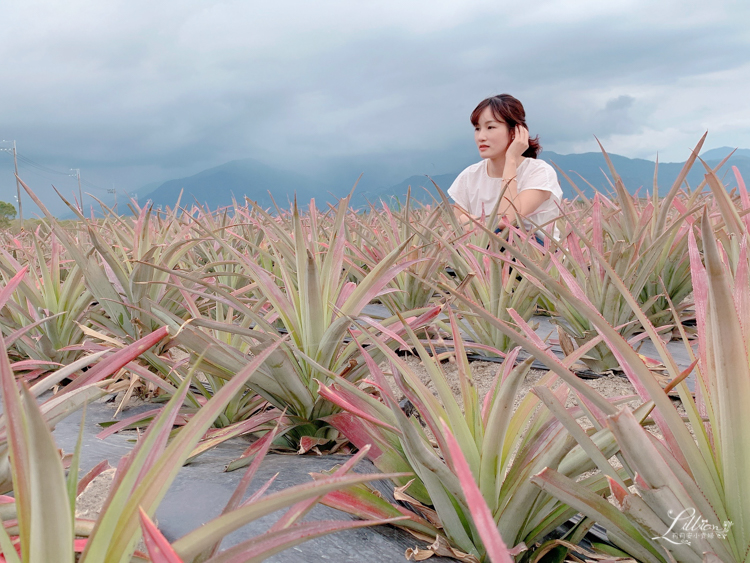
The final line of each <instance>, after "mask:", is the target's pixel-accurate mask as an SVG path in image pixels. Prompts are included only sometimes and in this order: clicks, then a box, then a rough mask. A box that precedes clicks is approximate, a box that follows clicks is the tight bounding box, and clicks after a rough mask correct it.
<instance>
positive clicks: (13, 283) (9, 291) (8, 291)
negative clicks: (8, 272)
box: [0, 264, 29, 309]
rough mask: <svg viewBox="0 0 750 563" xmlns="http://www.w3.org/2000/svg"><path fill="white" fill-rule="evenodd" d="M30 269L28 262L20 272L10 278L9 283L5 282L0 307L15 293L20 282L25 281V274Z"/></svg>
mask: <svg viewBox="0 0 750 563" xmlns="http://www.w3.org/2000/svg"><path fill="white" fill-rule="evenodd" d="M28 271H29V266H28V264H27V265H26V266H24V267H23V268H22V269H21V271H20V272H18V273H17V274H16V275H15V276H13V277H12V278H10V280H8V283H7V284H5V287H4V288H3V289H2V290H0V309H2V308H3V307H4V306H5V303H6V302H7V301H8V299H10V296H11V295H13V292H14V291H15V290H16V288H17V287H18V286H19V284H20V283H21V282H22V281H23V278H24V276H25V275H26V272H28Z"/></svg>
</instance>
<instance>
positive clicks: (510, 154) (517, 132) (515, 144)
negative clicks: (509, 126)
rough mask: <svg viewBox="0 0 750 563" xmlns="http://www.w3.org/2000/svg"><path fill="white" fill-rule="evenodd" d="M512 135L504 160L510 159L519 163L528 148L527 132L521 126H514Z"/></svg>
mask: <svg viewBox="0 0 750 563" xmlns="http://www.w3.org/2000/svg"><path fill="white" fill-rule="evenodd" d="M512 133H513V140H512V141H511V142H510V145H508V149H507V150H506V151H505V158H512V159H513V160H515V161H516V162H520V161H521V157H522V156H523V153H525V152H526V150H527V149H528V148H529V130H528V129H526V127H524V126H523V125H516V127H515V128H514V129H513V132H512Z"/></svg>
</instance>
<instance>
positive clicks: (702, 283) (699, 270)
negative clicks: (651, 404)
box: [688, 230, 712, 436]
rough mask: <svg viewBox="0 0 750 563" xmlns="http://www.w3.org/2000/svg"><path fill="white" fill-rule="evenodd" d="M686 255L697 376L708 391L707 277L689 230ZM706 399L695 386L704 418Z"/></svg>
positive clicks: (693, 236)
mask: <svg viewBox="0 0 750 563" xmlns="http://www.w3.org/2000/svg"><path fill="white" fill-rule="evenodd" d="M688 253H689V255H690V274H691V278H692V282H693V301H694V302H695V320H696V325H697V330H698V357H699V358H700V362H699V364H700V370H699V371H698V376H699V377H700V378H701V379H702V380H703V385H704V386H705V388H706V389H710V387H709V382H708V375H707V374H708V373H709V371H708V370H709V365H710V361H712V360H711V359H710V358H709V357H708V346H707V343H708V338H707V333H706V323H707V322H708V276H707V275H706V269H705V268H704V267H703V259H702V258H701V254H700V251H699V250H698V244H697V243H696V241H695V235H694V234H693V231H692V230H691V231H690V233H688ZM705 400H706V398H705V397H704V396H703V393H702V392H701V386H700V385H696V386H695V403H696V406H697V407H698V413H699V414H700V415H701V416H702V417H706V416H707V414H708V409H707V408H706V404H705ZM706 428H707V431H708V432H709V436H711V435H712V431H711V429H710V426H708V425H706Z"/></svg>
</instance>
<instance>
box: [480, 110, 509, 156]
mask: <svg viewBox="0 0 750 563" xmlns="http://www.w3.org/2000/svg"><path fill="white" fill-rule="evenodd" d="M474 141H475V142H476V144H477V148H478V149H479V156H481V157H482V158H489V159H494V158H499V157H502V156H505V151H506V150H507V149H508V145H510V141H511V137H510V131H509V130H508V124H507V123H505V121H503V120H501V119H500V118H498V117H495V115H494V114H493V113H492V108H489V107H486V108H484V110H483V111H482V113H480V114H479V121H478V122H477V124H476V126H475V127H474Z"/></svg>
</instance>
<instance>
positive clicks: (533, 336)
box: [508, 309, 549, 350]
mask: <svg viewBox="0 0 750 563" xmlns="http://www.w3.org/2000/svg"><path fill="white" fill-rule="evenodd" d="M508 314H509V315H510V318H511V319H513V321H514V322H515V323H516V324H517V325H518V326H519V328H520V329H521V330H522V331H523V333H524V334H525V335H526V337H527V338H528V339H529V340H531V341H532V342H533V343H534V344H536V345H537V346H538V347H539V348H541V349H542V350H544V349H545V348H548V347H549V345H548V344H545V343H544V341H543V340H542V339H541V338H540V337H539V335H538V334H537V333H536V332H534V329H533V328H531V327H530V326H529V323H527V322H526V321H525V320H523V317H522V316H521V315H519V314H518V312H517V311H516V310H515V309H508Z"/></svg>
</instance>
